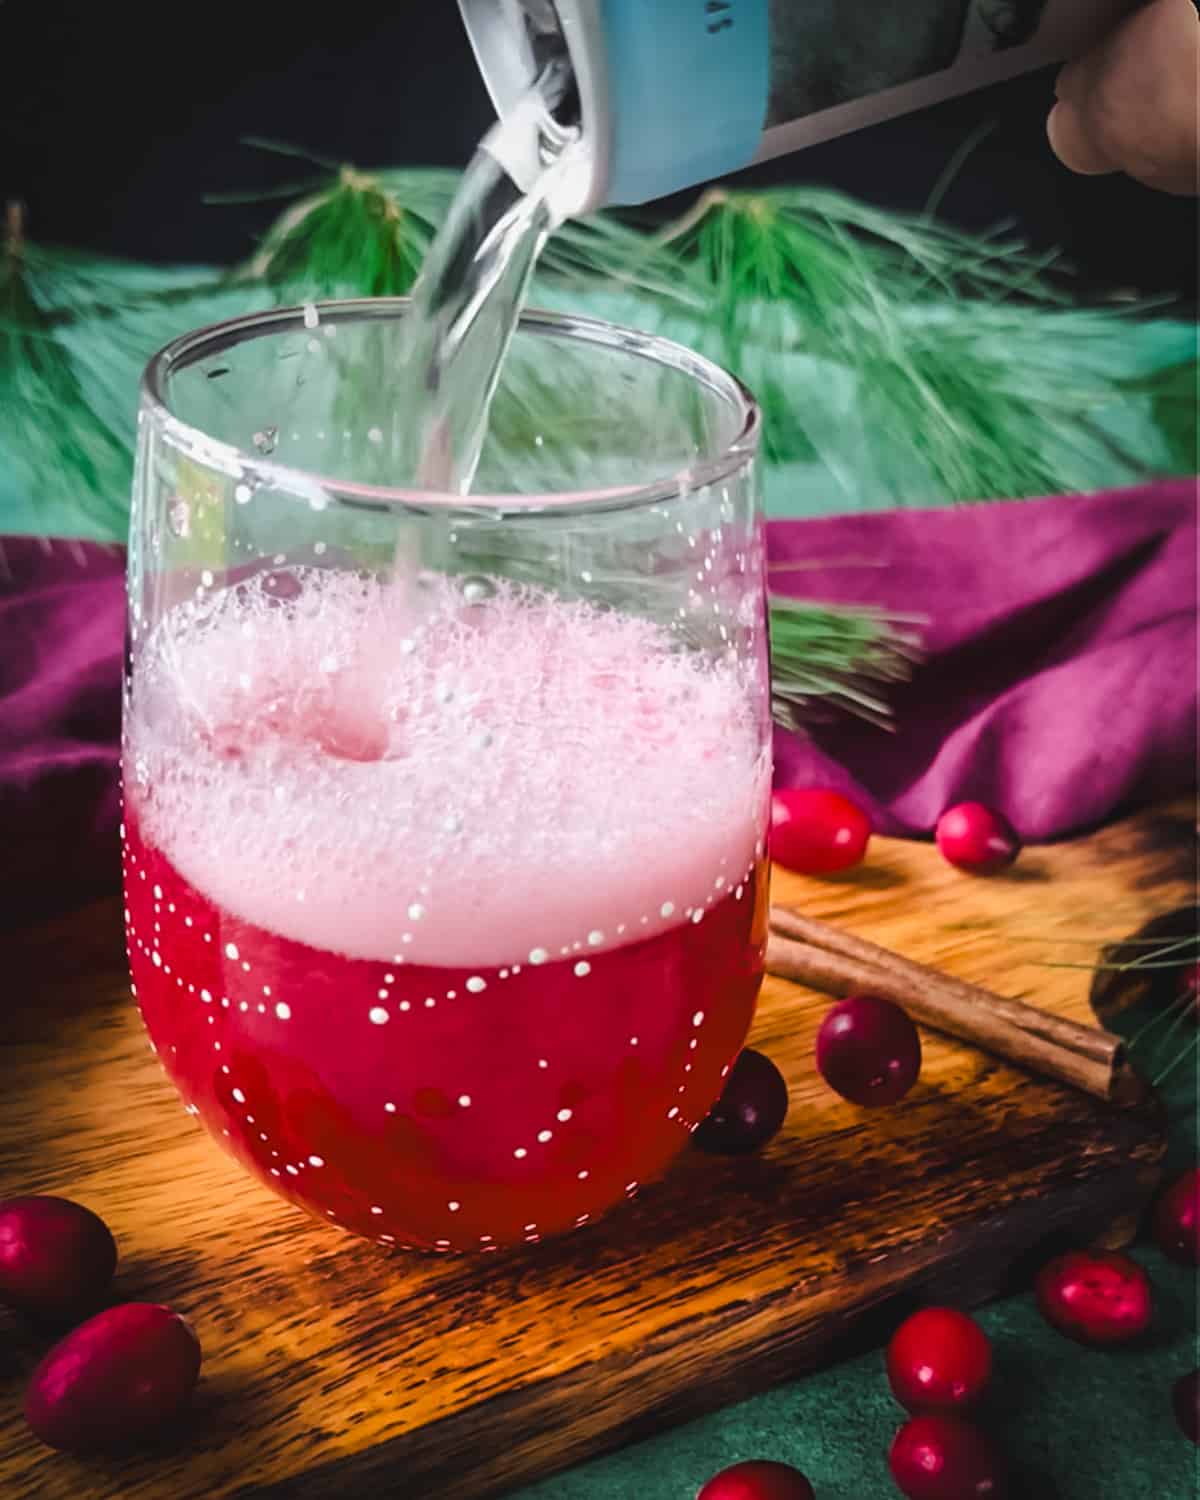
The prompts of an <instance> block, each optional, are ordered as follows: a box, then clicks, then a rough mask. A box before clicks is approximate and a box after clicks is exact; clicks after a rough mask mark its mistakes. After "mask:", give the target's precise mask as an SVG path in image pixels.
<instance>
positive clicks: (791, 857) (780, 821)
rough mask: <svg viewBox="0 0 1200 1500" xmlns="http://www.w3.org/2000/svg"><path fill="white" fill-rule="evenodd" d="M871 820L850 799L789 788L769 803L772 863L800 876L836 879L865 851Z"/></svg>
mask: <svg viewBox="0 0 1200 1500" xmlns="http://www.w3.org/2000/svg"><path fill="white" fill-rule="evenodd" d="M870 838H871V820H870V818H869V817H868V816H867V815H866V813H865V812H863V810H862V808H861V807H859V806H858V805H857V804H856V803H854V802H851V801H850V799H849V797H843V796H842V794H841V793H840V792H831V791H827V790H825V789H824V788H821V787H786V788H784V789H782V790H780V791H777V792H776V793H775V794H774V796H773V797H772V798H771V858H772V860H773V861H774V862H775V863H776V864H778V865H782V866H783V867H784V869H786V870H795V871H797V873H799V874H801V875H833V874H836V873H837V872H838V871H839V870H848V869H850V867H851V866H852V865H856V864H858V863H859V861H860V860H861V859H862V857H863V855H864V854H865V853H866V852H867V844H868V843H869V842H870Z"/></svg>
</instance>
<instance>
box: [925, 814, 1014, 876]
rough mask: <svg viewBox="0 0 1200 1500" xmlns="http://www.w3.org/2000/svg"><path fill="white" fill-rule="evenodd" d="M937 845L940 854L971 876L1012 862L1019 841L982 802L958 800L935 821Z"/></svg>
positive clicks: (990, 872) (1005, 820)
mask: <svg viewBox="0 0 1200 1500" xmlns="http://www.w3.org/2000/svg"><path fill="white" fill-rule="evenodd" d="M935 837H936V839H937V846H938V848H939V849H940V850H941V851H942V854H943V856H944V857H945V858H946V859H948V860H949V861H950V863H951V864H952V865H957V866H958V868H959V869H960V870H968V871H970V873H971V874H972V875H992V874H994V873H995V872H996V871H997V870H1003V869H1005V868H1006V867H1007V866H1008V865H1011V864H1012V862H1013V860H1014V859H1016V857H1017V855H1018V854H1020V852H1021V840H1020V839H1019V838H1018V837H1017V835H1016V833H1015V832H1014V831H1013V828H1012V825H1011V824H1010V823H1009V821H1008V819H1007V818H1005V817H1003V816H1002V814H1000V813H998V812H994V811H993V810H992V809H991V808H990V807H984V805H983V803H982V802H960V803H959V804H958V806H957V807H951V808H949V809H948V810H947V811H946V812H944V813H943V814H942V815H941V817H940V818H939V819H938V821H937V830H936V833H935Z"/></svg>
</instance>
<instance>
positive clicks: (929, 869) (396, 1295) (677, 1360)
mask: <svg viewBox="0 0 1200 1500" xmlns="http://www.w3.org/2000/svg"><path fill="white" fill-rule="evenodd" d="M1195 848H1196V845H1195V823H1194V815H1193V814H1191V813H1190V812H1189V811H1187V810H1183V811H1180V812H1178V813H1176V814H1172V813H1169V812H1168V813H1159V814H1156V815H1144V816H1142V817H1140V818H1138V819H1136V820H1134V821H1131V822H1129V823H1125V824H1122V825H1118V826H1116V827H1113V828H1111V829H1109V830H1107V831H1105V832H1103V833H1100V834H1097V835H1095V836H1094V837H1092V838H1089V839H1086V840H1083V841H1080V842H1076V843H1071V844H1065V845H1061V846H1058V847H1055V848H1047V849H1034V850H1030V851H1027V852H1026V853H1025V854H1024V855H1023V856H1022V858H1021V860H1020V861H1019V862H1018V864H1017V865H1016V866H1015V867H1014V869H1013V870H1012V871H1011V872H1010V873H1008V874H1007V875H1006V876H1003V877H999V878H993V879H991V880H987V881H983V880H973V879H971V878H969V877H967V876H963V875H961V874H959V873H957V872H955V871H954V870H952V869H950V868H949V867H948V866H947V865H945V864H944V863H943V862H942V861H941V859H940V858H939V856H938V855H937V853H936V852H935V851H934V850H933V849H932V848H931V847H929V846H924V845H916V844H903V843H898V842H889V841H886V840H877V841H876V842H875V843H874V844H873V846H872V849H871V852H870V857H869V860H868V863H867V864H866V865H865V866H864V867H862V868H861V869H860V870H858V871H855V872H852V873H851V874H849V875H847V876H844V877H840V878H836V879H832V880H826V881H819V882H818V881H812V880H804V879H802V878H799V877H795V876H789V875H785V874H779V875H778V876H777V877H776V889H775V893H776V896H777V897H778V898H780V899H783V900H787V901H792V902H796V903H798V904H802V905H803V906H804V907H805V908H806V909H807V910H808V911H810V912H811V913H812V914H813V915H816V916H819V917H824V918H829V919H832V920H835V921H840V922H843V923H844V924H845V925H846V926H847V927H849V928H852V929H853V930H855V931H858V932H861V933H864V934H866V935H869V936H871V937H873V938H875V939H877V940H878V941H880V942H883V943H885V944H887V945H888V946H890V947H893V948H897V949H900V950H902V951H904V952H906V953H908V954H910V955H911V956H913V957H914V958H917V959H920V960H922V961H924V962H927V963H934V964H938V965H941V966H943V967H944V968H946V969H947V970H949V971H952V972H953V973H956V974H960V975H962V976H964V977H965V978H968V979H972V980H978V981H980V982H982V983H985V984H989V985H991V986H992V987H993V988H997V989H1000V990H1003V991H1004V992H1006V993H1009V994H1012V995H1018V996H1021V997H1023V998H1026V999H1029V1000H1031V1001H1033V1002H1035V1003H1037V1004H1039V1005H1042V1006H1044V1007H1046V1008H1048V1009H1053V1010H1056V1011H1059V1012H1061V1013H1062V1014H1063V1015H1069V1016H1073V1017H1076V1018H1078V1019H1080V1020H1091V1019H1092V1017H1091V1014H1090V1011H1089V1005H1088V991H1089V977H1090V976H1089V974H1088V973H1087V971H1086V969H1085V968H1058V967H1050V966H1048V965H1050V964H1051V963H1053V962H1056V961H1063V960H1066V961H1069V962H1076V963H1079V964H1083V965H1086V964H1087V963H1089V962H1090V961H1091V959H1092V958H1093V957H1094V955H1095V953H1096V951H1097V949H1098V948H1099V946H1100V945H1101V944H1102V943H1103V942H1105V941H1107V940H1111V939H1114V938H1120V937H1123V936H1125V935H1127V934H1129V933H1131V932H1133V931H1134V930H1135V929H1137V928H1138V927H1140V926H1141V924H1142V923H1143V922H1145V921H1146V920H1147V919H1149V918H1150V917H1152V916H1154V915H1156V914H1157V913H1160V912H1163V911H1166V910H1168V909H1171V908H1173V907H1178V906H1181V905H1183V904H1184V903H1186V902H1188V901H1191V900H1192V899H1194V890H1193V885H1192V880H1191V875H1192V871H1193V870H1194V865H1195ZM119 918H120V908H119V904H118V903H116V902H109V903H105V904H102V905H99V906H96V907H93V908H90V909H88V910H86V911H83V912H81V913H79V914H78V915H77V916H75V917H73V918H71V919H69V920H67V921H64V922H62V923H59V924H56V925H54V926H52V927H47V928H43V929H40V930H36V931H33V932H31V933H28V934H26V935H24V936H22V937H20V938H17V939H10V940H7V941H6V942H5V944H4V945H3V949H2V957H3V968H2V969H0V973H3V976H4V990H5V994H4V999H3V1003H2V1005H0V1042H2V1043H3V1048H2V1051H0V1058H2V1062H0V1066H2V1067H3V1069H4V1080H3V1081H4V1087H3V1089H2V1090H0V1197H2V1196H7V1195H11V1194H15V1193H19V1192H56V1193H62V1194H66V1195H68V1196H70V1197H73V1198H77V1199H79V1200H81V1201H82V1202H84V1203H87V1204H88V1205H90V1206H91V1207H93V1208H94V1209H96V1210H97V1211H98V1212H99V1213H101V1214H102V1215H103V1216H104V1217H105V1218H106V1219H107V1220H108V1222H109V1223H110V1224H111V1226H112V1228H113V1230H114V1232H115V1234H116V1236H117V1239H118V1242H119V1244H120V1248H121V1265H120V1268H119V1271H118V1277H117V1283H116V1287H115V1288H114V1298H115V1300H124V1299H150V1300H155V1301H165V1302H168V1303H170V1304H171V1305H172V1306H174V1307H176V1308H177V1309H179V1310H180V1311H181V1312H184V1313H185V1314H187V1315H188V1316H189V1317H190V1318H191V1319H193V1321H194V1323H195V1325H196V1327H197V1329H198V1331H199V1333H200V1337H201V1340H202V1342H203V1345H204V1350H205V1356H206V1358H205V1365H204V1374H203V1379H202V1383H201V1386H200V1388H199V1391H198V1393H197V1399H196V1403H195V1407H194V1409H193V1411H192V1412H191V1413H190V1414H189V1416H188V1418H187V1419H186V1421H185V1422H184V1424H183V1427H182V1429H181V1430H180V1431H177V1432H173V1433H169V1434H165V1435H164V1437H163V1439H162V1440H161V1442H160V1443H159V1445H158V1447H157V1448H156V1449H155V1450H154V1451H151V1452H148V1453H145V1454H143V1455H142V1456H139V1457H136V1458H131V1459H124V1460H113V1461H104V1462H87V1463H84V1462H80V1461H77V1460H74V1459H70V1458H65V1457H63V1456H61V1455H58V1454H54V1453H51V1452H50V1451H49V1450H48V1449H45V1448H43V1447H41V1446H40V1445H39V1444H38V1443H37V1442H36V1441H35V1440H34V1439H33V1438H32V1437H31V1436H30V1435H29V1433H28V1431H27V1429H26V1428H25V1426H24V1423H23V1421H22V1418H21V1415H20V1398H21V1391H22V1387H23V1383H24V1379H25V1377H26V1375H27V1374H28V1371H29V1370H30V1369H31V1368H32V1365H33V1362H34V1361H35V1359H36V1358H37V1357H38V1354H39V1351H40V1349H41V1348H42V1347H43V1344H42V1343H41V1342H39V1340H38V1339H36V1338H35V1337H33V1336H32V1335H31V1334H30V1333H29V1331H28V1330H27V1329H25V1328H24V1327H22V1326H20V1325H18V1324H17V1323H16V1321H15V1320H11V1321H9V1322H7V1323H0V1493H2V1494H3V1495H5V1496H11V1497H13V1500H34V1497H37V1500H58V1497H63V1500H66V1497H71V1500H108V1497H114V1500H115V1497H118V1496H119V1497H121V1500H201V1497H204V1500H217V1497H221V1496H246V1497H248V1496H255V1497H258V1496H272V1497H282V1496H287V1497H310V1496H336V1497H338V1500H343V1497H346V1496H356V1497H357V1496H368V1495H371V1496H374V1495H384V1494H387V1495H389V1496H396V1497H404V1500H473V1497H479V1496H491V1495H498V1494H502V1493H504V1492H505V1491H506V1490H508V1489H509V1488H510V1487H513V1486H515V1485H517V1484H518V1483H520V1482H522V1481H525V1480H528V1479H531V1478H533V1477H536V1476H541V1475H545V1474H549V1473H552V1472H554V1471H555V1470H558V1469H561V1468H563V1467H565V1466H566V1465H569V1464H572V1463H574V1462H576V1461H578V1460H579V1459H582V1458H584V1457H585V1456H587V1455H589V1454H592V1453H596V1452H598V1451H601V1450H603V1449H606V1448H611V1447H615V1446H618V1445H621V1444H624V1443H626V1442H629V1441H631V1440H632V1439H634V1438H636V1437H639V1436H643V1435H645V1434H647V1433H649V1432H652V1431H655V1430H657V1429H660V1428H662V1427H664V1426H665V1425H668V1424H670V1423H674V1422H678V1421H681V1420H683V1419H684V1418H688V1417H692V1416H695V1415H697V1414H699V1413H701V1412H703V1411H705V1410H709V1409H712V1408H713V1407H715V1406H718V1405H721V1404H723V1403H726V1402H729V1401H732V1400H735V1399H741V1398H743V1397H744V1396H746V1395H747V1394H749V1393H751V1392H752V1391H754V1390H757V1389H761V1388H763V1387H765V1386H767V1385H769V1384H771V1383H773V1382H776V1381H779V1380H781V1379H783V1378H785V1377H788V1376H790V1375H794V1374H796V1373H797V1372H799V1371H802V1370H804V1369H807V1368H811V1367H813V1366H814V1365H816V1364H819V1363H823V1362H826V1361H828V1360H829V1359H831V1358H834V1357H837V1356H838V1355H839V1354H840V1353H842V1352H844V1351H845V1350H846V1349H847V1348H848V1347H850V1345H851V1344H852V1343H853V1342H854V1341H855V1340H856V1339H858V1340H861V1339H863V1338H866V1337H874V1336H876V1335H877V1333H878V1331H879V1330H880V1329H881V1328H886V1326H887V1325H888V1323H889V1322H890V1321H891V1320H894V1319H895V1317H896V1316H897V1315H898V1313H899V1311H900V1310H901V1309H902V1308H905V1307H907V1306H910V1305H911V1304H912V1303H913V1302H914V1301H916V1300H920V1299H922V1298H930V1297H936V1298H938V1299H941V1300H945V1299H958V1300H960V1301H962V1302H964V1303H969V1302H971V1301H976V1300H981V1299H983V1298H984V1297H986V1296H989V1295H991V1294H994V1293H996V1292H998V1291H1000V1290H1002V1289H1004V1288H1005V1287H1006V1286H1007V1285H1009V1284H1011V1282H1012V1281H1013V1279H1014V1278H1019V1277H1020V1276H1021V1275H1022V1274H1023V1272H1025V1271H1027V1269H1028V1266H1029V1264H1030V1263H1031V1257H1036V1256H1038V1255H1040V1254H1044V1253H1046V1247H1047V1246H1048V1245H1049V1244H1050V1243H1052V1242H1053V1240H1054V1237H1055V1236H1057V1235H1061V1234H1071V1235H1076V1236H1086V1237H1089V1238H1104V1239H1105V1240H1106V1242H1108V1243H1119V1242H1121V1240H1122V1239H1123V1238H1127V1237H1128V1236H1129V1234H1130V1233H1131V1230H1132V1226H1133V1224H1134V1222H1135V1220H1136V1216H1137V1213H1138V1211H1139V1208H1140V1207H1141V1205H1142V1204H1143V1203H1144V1201H1145V1199H1146V1198H1147V1196H1148V1194H1149V1193H1150V1192H1151V1191H1152V1190H1153V1187H1154V1185H1155V1183H1156V1180H1157V1177H1158V1162H1159V1160H1160V1156H1161V1153H1162V1149H1163V1142H1162V1136H1161V1128H1160V1121H1159V1118H1158V1115H1157V1112H1156V1111H1155V1110H1153V1109H1151V1110H1149V1111H1144V1112H1141V1113H1137V1114H1122V1113H1117V1112H1114V1111H1111V1110H1108V1109H1106V1108H1104V1107H1102V1106H1100V1105H1098V1104H1096V1103H1094V1102H1093V1101H1092V1100H1090V1099H1088V1098H1085V1097H1083V1096H1082V1095H1078V1094H1075V1093H1072V1092H1070V1091H1069V1090H1066V1089H1064V1088H1061V1087H1058V1086H1056V1085H1053V1084H1048V1083H1043V1082H1040V1081H1038V1080H1035V1079H1032V1078H1030V1077H1027V1076H1024V1075H1023V1074H1022V1073H1020V1072H1018V1071H1016V1070H1014V1069H1012V1068H1009V1067H1007V1066H1004V1065H1002V1064H1000V1063H997V1062H995V1061H993V1060H991V1059H989V1058H987V1057H985V1056H983V1055H982V1054H980V1053H978V1052H975V1051H973V1050H971V1049H969V1048H967V1047H963V1046H961V1045H959V1044H956V1043H952V1042H949V1041H943V1040H941V1039H939V1038H936V1037H932V1036H927V1037H926V1038H925V1041H926V1047H925V1064H924V1070H923V1073H922V1077H921V1081H920V1083H919V1084H918V1086H917V1087H916V1089H915V1090H914V1091H913V1093H912V1094H911V1095H910V1096H909V1098H908V1099H907V1100H906V1101H905V1102H904V1104H903V1105H902V1106H900V1107H899V1108H896V1109H893V1110H885V1111H878V1112H874V1113H865V1112H863V1111H860V1110H858V1109H856V1108H854V1107H853V1106H851V1105H849V1104H847V1103H845V1102H844V1101H843V1100H841V1099H839V1098H838V1097H836V1096H835V1095H834V1094H832V1093H831V1092H830V1091H829V1090H828V1089H827V1088H826V1087H825V1086H824V1085H823V1083H822V1082H821V1080H820V1078H819V1077H818V1076H817V1074H816V1072H815V1071H814V1067H813V1060H812V1058H813V1041H814V1035H815V1031H816V1028H817V1025H818V1024H819V1022H820V1019H821V1016H822V1015H823V1013H824V1010H825V1008H826V1005H827V1003H828V1002H827V1001H826V999H825V998H823V997H821V996H818V995H814V994H811V993H809V992H807V991H805V990H803V989H800V988H797V987H795V986H792V985H789V984H786V983H783V982H782V981H778V980H773V979H769V980H768V981H767V983H766V986H765V988H764V992H763V998H762V1003H761V1006H760V1010H759V1015H758V1020H757V1023H756V1026H755V1030H754V1036H753V1040H754V1042H755V1044H756V1045H758V1046H760V1047H762V1048H764V1049H765V1050H766V1051H767V1052H768V1053H770V1054H771V1056H772V1057H773V1058H774V1059H775V1060H776V1061H777V1062H778V1063H779V1065H780V1066H781V1068H782V1069H783V1071H784V1073H785V1075H786V1077H787V1078H788V1081H789V1084H790V1088H791V1113H790V1115H789V1118H788V1121H787V1124H786V1126H785V1128H784V1130H783V1132H782V1133H781V1135H780V1136H779V1137H777V1138H776V1140H775V1141H774V1142H772V1143H771V1145H770V1146H769V1147H768V1149H767V1150H766V1151H765V1152H764V1153H763V1155H762V1156H761V1157H756V1158H751V1159H742V1160H723V1159H715V1158H711V1157H705V1156H703V1155H701V1154H700V1153H699V1152H689V1153H687V1154H685V1156H684V1158H683V1159H682V1160H681V1161H679V1163H678V1164H677V1165H676V1167H674V1168H673V1169H672V1171H671V1173H670V1174H669V1176H668V1178H667V1180H665V1181H664V1182H662V1183H661V1184H659V1185H657V1186H654V1187H652V1188H649V1189H647V1190H645V1191H644V1193H643V1195H642V1196H641V1198H640V1199H638V1200H637V1201H636V1202H633V1203H629V1204H625V1205H623V1206H622V1207H621V1208H620V1209H618V1210H615V1211H614V1212H613V1213H612V1214H611V1215H610V1216H608V1217H607V1218H605V1219H603V1220H602V1221H601V1222H600V1223H598V1224H597V1225H595V1226H594V1227H591V1228H588V1229H587V1230H584V1231H581V1232H579V1233H578V1234H576V1235H575V1236H573V1237H571V1238H568V1239H566V1240H563V1241H560V1242H559V1243H557V1244H553V1243H547V1244H543V1245H540V1246H537V1247H535V1248H526V1249H522V1250H521V1251H520V1252H514V1253H511V1254H502V1255H491V1256H488V1257H479V1258H469V1259H468V1258H441V1259H427V1258H422V1257H418V1256H406V1255H403V1254H399V1255H388V1254H387V1253H385V1252H383V1251H381V1250H380V1249H379V1248H377V1247H375V1246H371V1245H367V1244H364V1243H359V1242H356V1241H353V1240H350V1239H349V1238H347V1237H345V1236H343V1235H341V1234H340V1233H338V1232H336V1231H334V1230H332V1229H330V1228H327V1227H324V1226H322V1225H319V1224H316V1223H314V1222H312V1221H310V1220H309V1219H307V1218H305V1217H303V1216H302V1215H301V1214H300V1213H299V1212H297V1211H295V1210H293V1209H291V1208H289V1207H288V1206H286V1205H285V1204H284V1203H282V1202H281V1201H279V1200H277V1199H275V1198H274V1197H273V1196H272V1195H271V1194H270V1193H268V1192H267V1191H266V1190H265V1189H263V1188H261V1187H259V1186H258V1185H257V1184H256V1183H255V1182H253V1181H251V1180H250V1179H249V1178H247V1177H246V1176H244V1175H243V1173H242V1172H241V1171H240V1169H239V1168H237V1167H236V1166H235V1165H234V1164H233V1163H232V1162H231V1161H229V1160H228V1159H227V1158H226V1157H225V1156H224V1155H223V1154H222V1153H221V1152H220V1151H219V1150H218V1149H217V1148H216V1146H215V1145H213V1144H212V1143H211V1142H210V1141H209V1139H208V1138H207V1137H206V1136H205V1135H204V1134H203V1133H202V1132H201V1131H200V1129H199V1128H198V1127H197V1126H196V1125H195V1123H194V1122H193V1121H192V1120H191V1119H190V1118H189V1117H188V1116H186V1115H185V1114H184V1111H183V1108H182V1106H181V1104H180V1102H179V1100H178V1099H177V1097H176V1095H175V1093H174V1091H173V1090H172V1088H171V1086H170V1085H169V1084H168V1083H167V1081H166V1079H165V1077H164V1076H163V1074H162V1073H161V1072H160V1071H159V1068H158V1065H157V1063H156V1062H155V1060H154V1059H153V1057H152V1056H151V1055H150V1053H149V1051H148V1049H147V1044H146V1041H145V1038H144V1036H143V1034H142V1032H141V1029H140V1023H139V1021H138V1018H137V1015H136V1013H135V1011H134V1009H133V1006H132V1004H131V1003H130V1001H129V999H128V988H127V982H126V977H125V973H124V964H123V957H122V952H121V933H120V922H119ZM1081 939H1082V940H1083V941H1080V940H1081Z"/></svg>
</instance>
